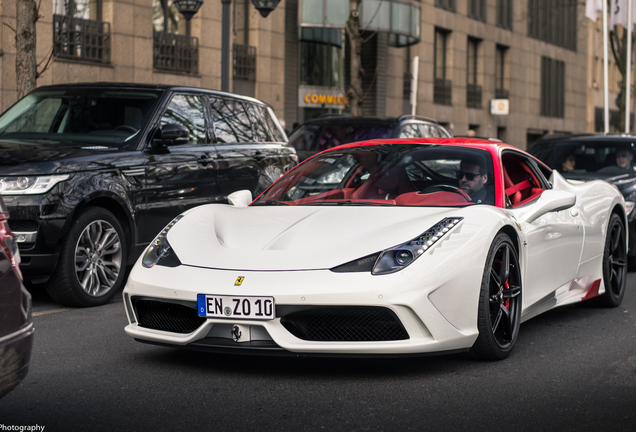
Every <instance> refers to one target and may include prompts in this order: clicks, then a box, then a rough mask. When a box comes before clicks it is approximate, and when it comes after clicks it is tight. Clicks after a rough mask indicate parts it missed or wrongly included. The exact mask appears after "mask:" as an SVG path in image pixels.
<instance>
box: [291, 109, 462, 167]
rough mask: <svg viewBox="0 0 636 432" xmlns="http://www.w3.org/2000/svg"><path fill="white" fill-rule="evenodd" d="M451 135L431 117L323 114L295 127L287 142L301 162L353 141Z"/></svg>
mask: <svg viewBox="0 0 636 432" xmlns="http://www.w3.org/2000/svg"><path fill="white" fill-rule="evenodd" d="M451 136H452V135H451V134H450V133H449V132H448V131H447V130H446V129H444V128H443V127H442V126H440V125H439V124H438V123H437V122H436V121H435V120H431V119H429V118H426V117H419V116H413V115H403V116H400V117H397V118H386V119H380V118H377V117H351V116H346V115H340V114H325V115H322V116H320V117H318V118H316V119H313V120H308V121H306V122H305V123H303V124H302V125H300V126H299V127H298V128H296V129H295V130H294V131H293V132H292V134H291V136H290V137H289V142H290V143H291V144H292V145H293V146H294V148H296V151H297V152H298V157H299V158H300V160H301V161H303V160H305V159H307V158H308V157H309V156H312V155H314V154H316V153H318V152H321V151H323V150H327V149H329V148H331V147H336V146H339V145H341V144H347V143H350V142H355V141H365V140H370V139H380V138H419V137H427V138H445V137H451Z"/></svg>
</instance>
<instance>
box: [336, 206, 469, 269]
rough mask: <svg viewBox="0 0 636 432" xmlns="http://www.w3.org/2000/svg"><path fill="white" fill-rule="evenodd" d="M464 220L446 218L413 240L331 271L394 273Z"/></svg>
mask: <svg viewBox="0 0 636 432" xmlns="http://www.w3.org/2000/svg"><path fill="white" fill-rule="evenodd" d="M462 219H464V218H461V217H455V218H446V219H443V220H441V221H440V222H438V223H437V224H435V225H434V226H433V227H432V228H430V229H428V230H426V231H425V232H424V233H422V234H421V235H419V236H417V237H416V238H414V239H413V240H410V241H408V242H406V243H404V244H401V245H399V246H395V247H392V248H390V249H387V250H385V251H382V252H380V253H376V254H373V255H368V256H365V257H363V258H360V259H357V260H355V261H351V262H348V263H346V264H342V265H340V266H338V267H334V268H332V269H331V271H332V272H336V273H356V272H369V271H370V272H371V274H374V275H381V274H388V273H394V272H396V271H400V270H402V269H403V268H405V267H407V266H408V265H410V264H411V263H412V262H413V261H415V260H416V259H418V258H419V257H420V256H421V255H422V254H423V253H424V252H426V251H427V250H429V249H430V248H431V247H432V246H433V245H434V244H435V243H437V242H438V241H439V240H440V239H441V238H442V237H444V236H445V235H446V234H448V233H449V232H450V231H451V230H452V229H453V228H454V227H455V226H457V224H458V223H459V222H460V221H461V220H462Z"/></svg>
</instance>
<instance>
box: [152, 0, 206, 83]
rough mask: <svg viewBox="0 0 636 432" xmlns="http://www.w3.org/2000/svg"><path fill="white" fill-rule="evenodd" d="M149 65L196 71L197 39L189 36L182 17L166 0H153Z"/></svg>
mask: <svg viewBox="0 0 636 432" xmlns="http://www.w3.org/2000/svg"><path fill="white" fill-rule="evenodd" d="M153 27H154V29H153V67H154V68H155V69H159V70H164V71H171V72H183V73H189V74H196V73H198V72H199V39H198V38H196V37H192V36H190V35H189V33H190V27H189V25H187V23H186V20H185V18H183V16H182V15H181V14H179V12H178V11H177V9H176V7H175V6H174V4H172V3H171V4H170V5H169V4H168V0H153Z"/></svg>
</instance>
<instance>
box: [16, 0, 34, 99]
mask: <svg viewBox="0 0 636 432" xmlns="http://www.w3.org/2000/svg"><path fill="white" fill-rule="evenodd" d="M38 10H39V8H38V6H37V5H36V4H35V0H16V28H15V47H16V58H15V73H16V85H17V90H18V98H22V97H23V96H24V95H26V94H27V93H28V92H30V91H31V90H33V89H34V88H35V86H36V79H37V75H38V73H37V62H36V59H35V47H36V41H37V37H36V33H35V22H36V21H37V20H38V18H39V11H38Z"/></svg>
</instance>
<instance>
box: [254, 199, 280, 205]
mask: <svg viewBox="0 0 636 432" xmlns="http://www.w3.org/2000/svg"><path fill="white" fill-rule="evenodd" d="M252 205H253V206H257V205H284V206H288V205H289V204H287V203H285V202H282V201H274V200H267V201H256V202H255V203H254V204H252Z"/></svg>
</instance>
